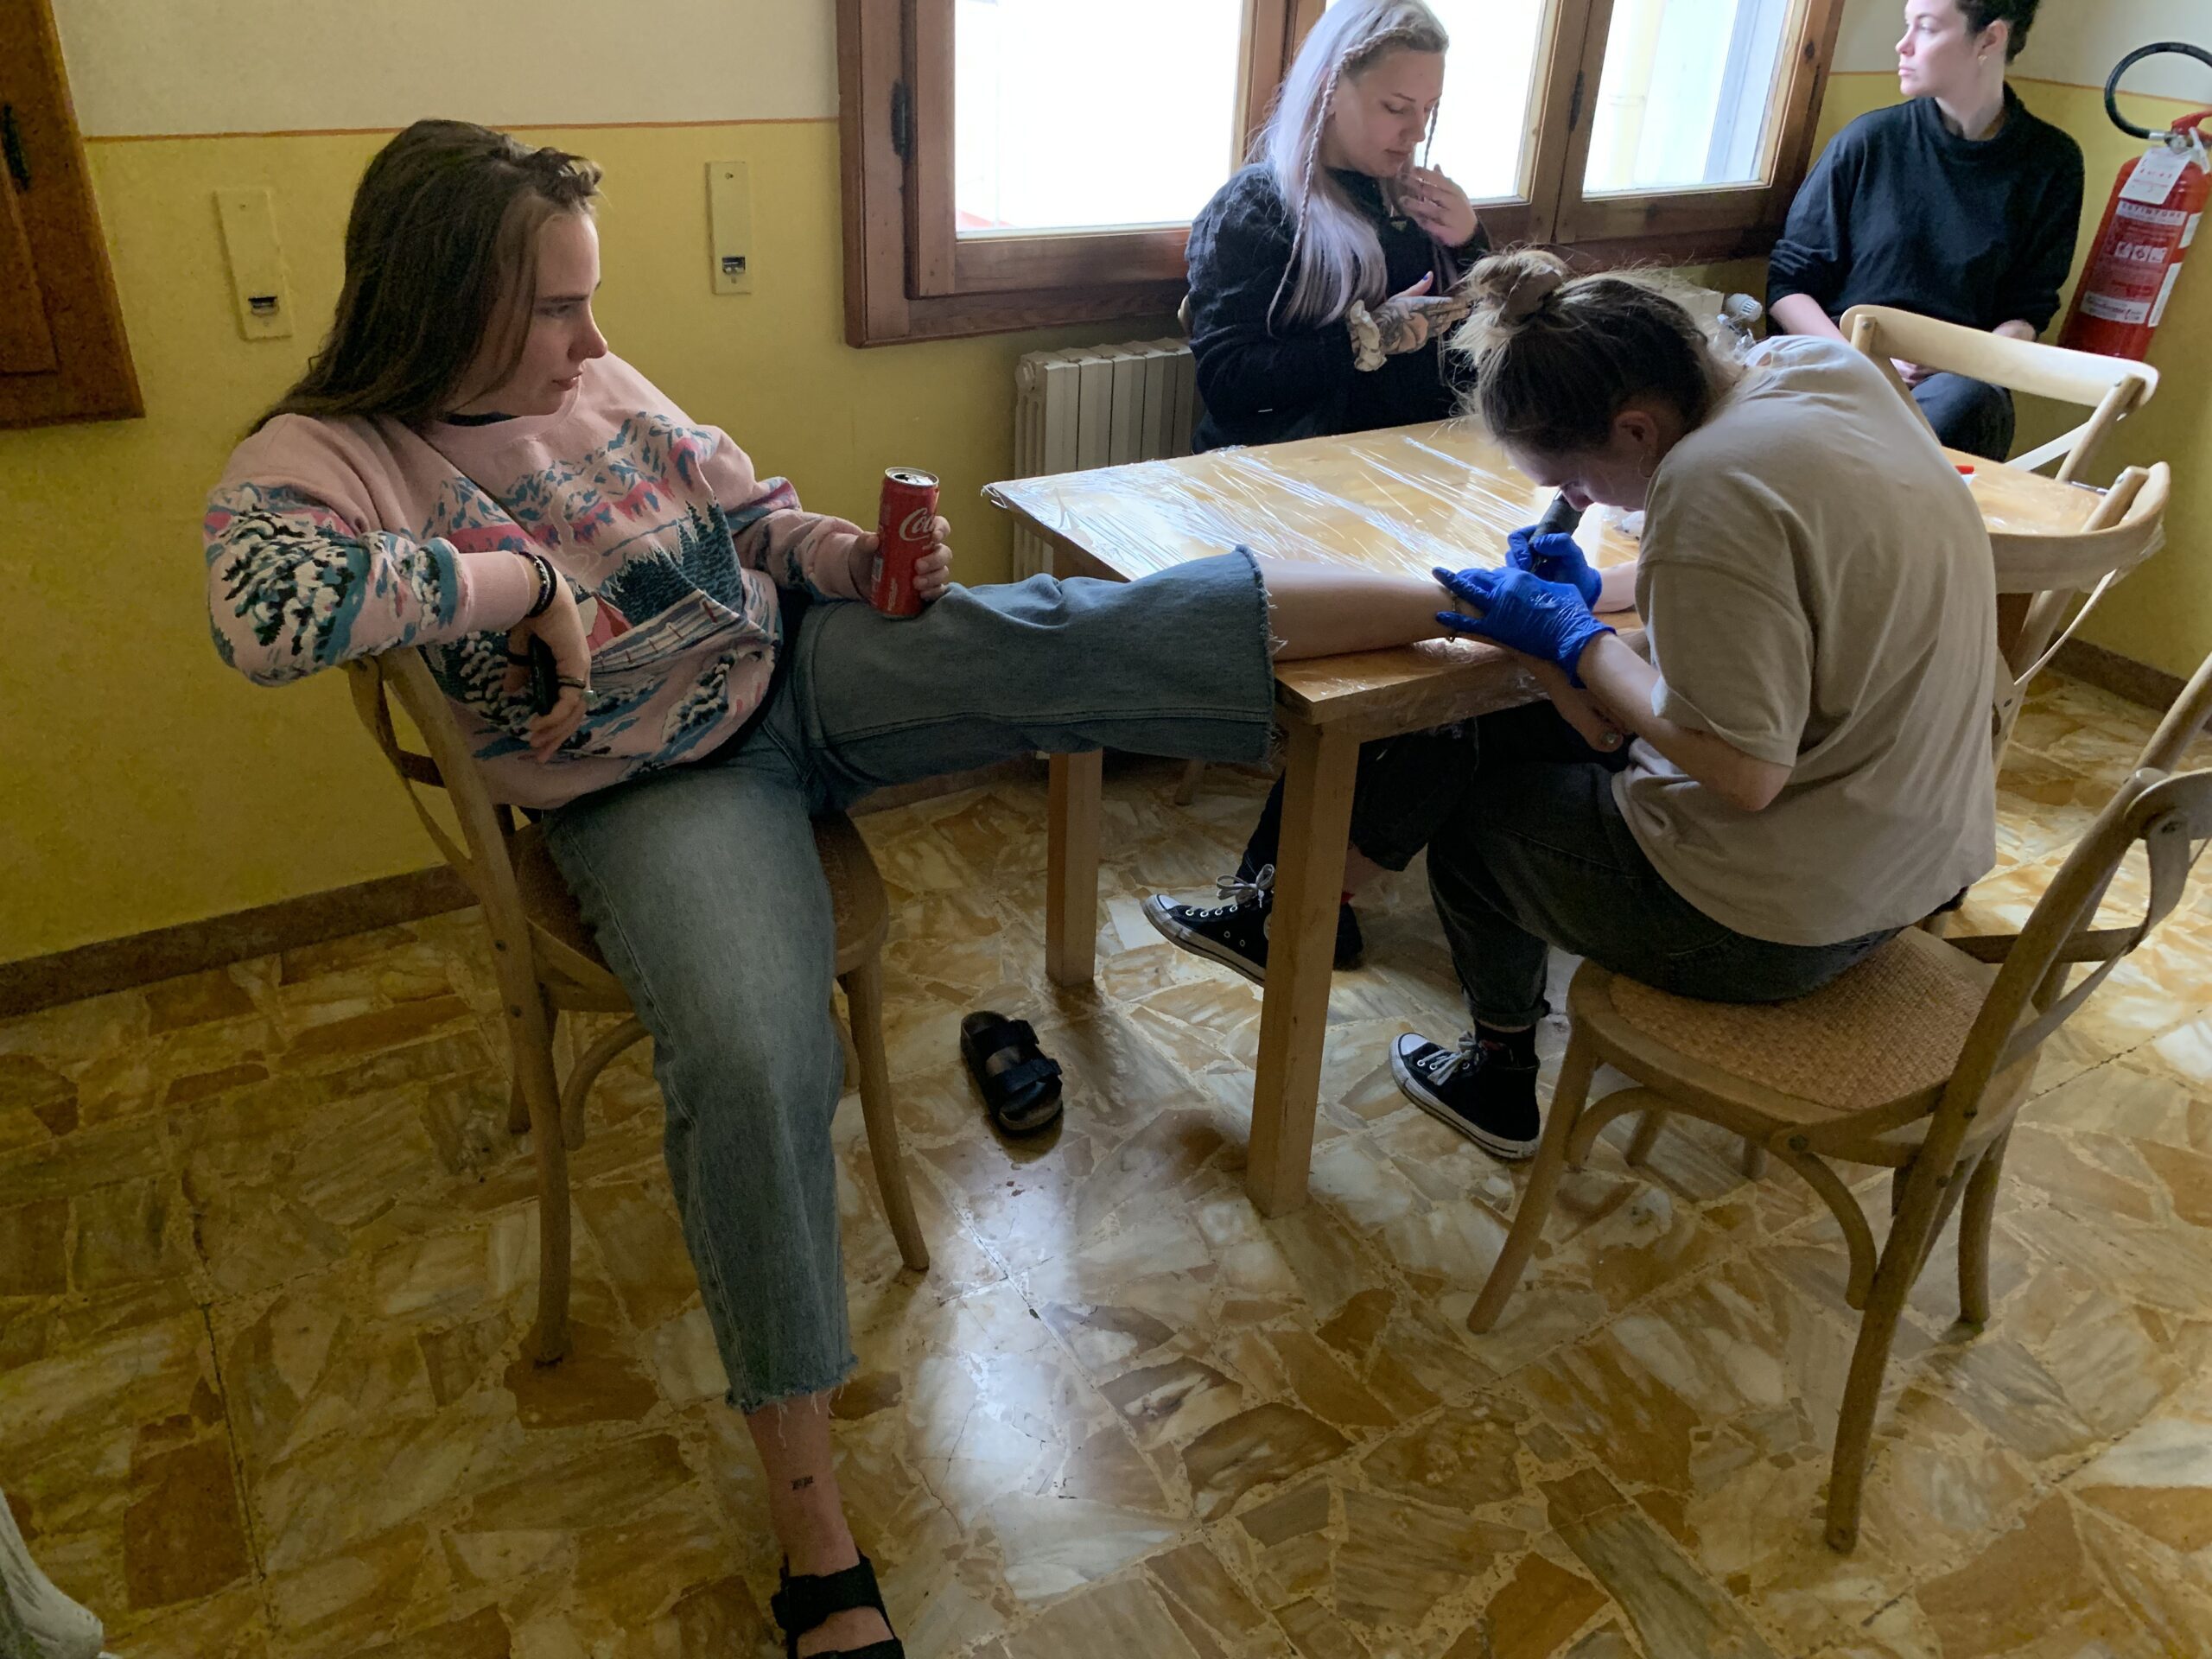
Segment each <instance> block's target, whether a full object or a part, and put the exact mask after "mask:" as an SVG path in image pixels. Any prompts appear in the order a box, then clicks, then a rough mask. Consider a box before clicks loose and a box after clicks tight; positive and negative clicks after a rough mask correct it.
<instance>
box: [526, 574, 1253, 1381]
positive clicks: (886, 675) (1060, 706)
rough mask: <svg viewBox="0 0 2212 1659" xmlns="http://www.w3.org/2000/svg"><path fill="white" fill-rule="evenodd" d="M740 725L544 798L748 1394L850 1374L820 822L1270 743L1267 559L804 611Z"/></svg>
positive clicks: (690, 1241) (725, 1345)
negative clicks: (900, 803)
mask: <svg viewBox="0 0 2212 1659" xmlns="http://www.w3.org/2000/svg"><path fill="white" fill-rule="evenodd" d="M791 651H792V658H791V667H790V671H789V677H788V680H787V682H786V683H785V684H784V686H783V687H782V689H781V690H780V691H779V693H778V694H777V696H775V698H774V700H773V701H772V702H771V704H770V705H769V707H768V709H767V711H766V715H765V716H764V717H763V719H762V720H761V721H760V724H759V725H758V726H757V728H755V729H754V730H753V732H752V734H750V736H749V737H747V739H746V740H745V741H742V742H736V741H733V742H730V743H726V744H724V745H723V746H722V747H721V748H720V749H718V750H717V751H715V753H713V754H710V755H709V756H707V757H706V758H705V759H703V760H700V761H698V762H696V763H695V764H693V765H690V766H678V767H672V768H671V769H670V770H668V771H666V772H658V773H655V774H653V775H652V776H650V777H645V778H638V779H631V780H629V781H628V782H626V783H623V784H620V785H615V786H614V787H613V788H611V789H606V790H601V791H597V792H596V793H594V794H591V795H587V796H585V797H584V798H582V799H580V800H576V801H573V802H571V803H569V804H568V805H566V806H563V807H560V808H558V809H556V810H555V811H553V812H552V813H551V814H550V815H549V817H548V818H547V830H548V838H549V842H550V847H551V849H552V852H553V856H554V858H555V860H556V861H557V862H558V864H559V865H560V867H561V871H562V874H563V875H564V876H565V877H567V879H568V881H569V887H570V888H571V890H572V891H574V893H575V896H576V901H577V903H578V904H579V905H580V906H582V910H583V913H584V917H585V919H586V920H588V922H589V923H590V924H591V926H592V929H593V931H594V935H595V936H596V938H597V939H598V941H599V945H600V949H601V952H602V953H603V954H604V955H605V957H606V958H607V964H608V966H609V967H611V968H612V969H613V970H614V973H615V976H616V977H618V978H619V979H620V981H621V982H622V984H623V986H624V987H625V988H626V989H627V990H628V991H629V993H630V996H631V999H632V1001H633V1002H634V1003H635V1004H636V1006H637V1010H638V1015H639V1019H641V1020H643V1021H644V1022H645V1027H646V1029H647V1030H648V1031H650V1032H651V1033H652V1038H653V1071H654V1075H655V1077H657V1078H658V1080H659V1083H660V1090H661V1097H662V1101H663V1103H664V1106H665V1108H666V1111H667V1126H666V1130H665V1139H664V1148H665V1151H666V1154H667V1158H668V1173H669V1179H670V1180H671V1182H672V1183H673V1185H674V1188H675V1193H676V1203H677V1209H678V1211H680V1212H681V1214H682V1217H683V1237H684V1243H685V1244H686V1245H687V1246H688V1247H689V1249H690V1253H691V1262H692V1265H693V1267H694V1268H696V1270H697V1273H698V1275H699V1289H700V1294H701V1296H702V1299H703V1300H704V1301H705V1304H706V1309H707V1316H708V1319H709V1321H710V1322H711V1323H712V1325H713V1326H714V1332H715V1345H716V1346H717V1347H718V1348H719V1349H720V1350H721V1357H722V1363H723V1366H724V1368H725V1369H726V1370H728V1375H729V1383H730V1392H729V1398H730V1402H731V1403H732V1404H734V1405H735V1406H737V1407H738V1408H740V1409H741V1410H744V1411H753V1410H756V1409H758V1408H760V1407H762V1406H765V1405H767V1404H770V1403H772V1402H775V1401H778V1400H783V1399H787V1398H790V1397H791V1396H793V1395H806V1394H813V1393H817V1392H818V1391H820V1390H822V1389H827V1388H830V1387H832V1386H834V1385H835V1384H836V1383H839V1382H841V1381H842V1380H843V1378H844V1377H845V1376H847V1375H848V1374H849V1372H850V1371H851V1370H852V1367H853V1363H854V1361H853V1354H852V1349H851V1345H850V1341H849V1336H848V1332H847V1327H846V1319H845V1286H844V1269H843V1264H842V1258H841V1255H840V1252H839V1247H838V1237H837V1186H836V1168H835V1166H834V1164H833V1162H832V1160H831V1156H830V1148H829V1120H830V1117H831V1116H832V1115H833V1114H834V1113H835V1112H836V1107H837V1098H838V1096H839V1093H840V1092H841V1090H842V1077H843V1068H844V1057H843V1051H842V1045H841V1044H840V1043H839V1041H838V1038H837V1032H836V1025H835V1023H834V1020H833V1017H832V1015H831V1013H830V1005H829V995H830V982H831V970H832V968H833V965H834V963H835V960H836V929H835V925H834V919H833V918H832V916H831V913H830V906H829V887H828V884H827V883H826V882H825V881H824V880H823V874H822V868H821V865H820V863H819V862H818V861H817V859H816V857H815V853H814V837H813V832H812V830H811V829H810V828H809V824H808V820H809V818H810V817H811V816H813V815H814V814H817V813H820V812H823V811H827V810H833V809H842V807H844V806H847V805H849V804H850V803H851V802H852V801H853V800H854V799H855V798H857V797H859V796H861V795H862V794H865V793H866V792H867V791H869V790H871V789H875V788H879V787H881V786H883V785H888V784H898V783H905V782H910V781H912V780H913V779H919V778H927V777H931V776H934V775H936V774H937V773H939V772H957V771H960V770H962V769H963V768H965V767H969V766H985V765H988V764H990V763H992V762H994V761H998V760H1006V759H1007V758H1009V757H1013V756H1016V755H1021V754H1027V753H1033V752H1034V751H1036V750H1039V749H1046V750H1052V751H1055V752H1074V751H1079V750H1086V749H1093V748H1098V747H1104V746H1108V745H1110V746H1112V747H1116V748H1121V749H1129V750H1134V751H1136V752H1138V753H1149V754H1166V755H1180V756H1185V757H1189V758H1192V759H1198V760H1242V761H1251V760H1258V759H1260V758H1261V757H1262V755H1263V754H1264V753H1266V750H1267V746H1268V734H1269V732H1270V730H1271V728H1272V725H1273V709H1274V672H1273V670H1272V667H1271V666H1270V664H1269V662H1268V624H1267V600H1266V594H1265V590H1264V588H1262V585H1261V582H1260V577H1259V572H1258V569H1257V568H1256V567H1255V565H1254V564H1253V563H1252V562H1251V560H1250V559H1249V557H1248V556H1243V555H1236V554H1232V555H1230V556H1224V557H1220V558H1210V559H1203V560H1199V561H1197V562H1195V563H1190V564H1185V565H1180V566H1178V567H1176V568H1174V569H1170V570H1166V571H1163V572H1161V573H1160V575H1155V576H1152V577H1148V578H1147V579H1146V580H1144V581H1141V582H1089V581H1071V582H1055V581H1054V580H1053V579H1052V577H1050V576H1034V577H1032V578H1031V579H1030V580H1028V581H1027V582H1020V583H1019V584H1015V585H1012V586H1007V587H1000V588H954V589H952V590H951V591H950V592H949V593H947V594H945V596H944V598H943V599H940V600H939V601H938V602H937V603H936V604H934V605H932V606H931V607H930V608H929V610H928V611H927V612H925V613H924V614H922V615H921V616H919V617H916V618H913V619H912V620H895V619H893V618H889V617H884V616H880V615H878V614H877V613H875V612H874V611H872V610H870V609H868V607H866V606H862V605H852V604H819V605H816V606H814V607H810V609H809V610H808V611H807V613H806V614H805V617H804V620H803V621H802V623H801V624H800V627H799V632H798V640H797V641H796V644H795V645H791Z"/></svg>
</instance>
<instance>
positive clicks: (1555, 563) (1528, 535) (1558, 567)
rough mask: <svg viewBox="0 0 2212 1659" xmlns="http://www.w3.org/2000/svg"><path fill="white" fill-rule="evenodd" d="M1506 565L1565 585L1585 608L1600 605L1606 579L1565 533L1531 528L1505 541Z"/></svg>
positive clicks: (1531, 526) (1532, 526) (1516, 533)
mask: <svg viewBox="0 0 2212 1659" xmlns="http://www.w3.org/2000/svg"><path fill="white" fill-rule="evenodd" d="M1505 562H1506V563H1508V564H1509V565H1510V566H1512V567H1513V569H1516V570H1526V571H1527V572H1528V573H1529V575H1532V576H1538V577H1541V578H1542V579H1543V580H1544V581H1546V582H1565V583H1566V584H1567V586H1568V587H1570V588H1573V589H1574V591H1575V592H1576V593H1578V594H1581V595H1582V602H1583V603H1584V604H1585V605H1595V604H1596V603H1597V602H1598V594H1599V589H1601V588H1604V586H1605V577H1604V576H1603V575H1600V574H1599V571H1598V569H1596V568H1595V567H1594V566H1593V565H1592V564H1591V563H1590V561H1589V559H1588V557H1587V556H1585V554H1584V553H1583V551H1582V543H1580V542H1578V541H1576V540H1575V539H1574V537H1572V536H1570V535H1568V534H1567V533H1566V532H1565V531H1556V530H1554V531H1546V530H1542V529H1541V528H1540V527H1538V526H1537V525H1535V524H1530V525H1529V526H1528V528H1526V529H1525V530H1516V531H1514V532H1513V533H1512V534H1511V535H1510V536H1508V537H1506V538H1505Z"/></svg>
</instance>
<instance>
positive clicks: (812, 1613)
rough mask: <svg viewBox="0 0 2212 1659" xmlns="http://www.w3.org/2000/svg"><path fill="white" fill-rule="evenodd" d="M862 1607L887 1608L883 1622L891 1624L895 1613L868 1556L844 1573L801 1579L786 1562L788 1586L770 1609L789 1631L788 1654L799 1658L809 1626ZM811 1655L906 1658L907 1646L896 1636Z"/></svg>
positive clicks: (827, 1658) (844, 1658) (823, 1658)
mask: <svg viewBox="0 0 2212 1659" xmlns="http://www.w3.org/2000/svg"><path fill="white" fill-rule="evenodd" d="M860 1607H873V1608H874V1610H875V1611H877V1612H879V1613H883V1623H884V1624H885V1626H886V1627H887V1628H888V1627H889V1625H890V1624H891V1615H890V1614H889V1613H887V1612H885V1611H884V1606H883V1592H882V1591H880V1590H879V1589H877V1588H876V1586H875V1568H874V1566H873V1565H871V1564H870V1562H869V1560H868V1557H867V1556H865V1555H863V1556H861V1558H860V1560H858V1561H857V1562H855V1564H854V1565H853V1566H851V1567H846V1568H845V1569H844V1570H843V1571H842V1572H840V1573H807V1574H805V1575H804V1576H802V1577H800V1578H796V1579H795V1578H793V1577H792V1576H791V1563H790V1562H788V1561H786V1562H785V1564H784V1567H783V1586H782V1587H781V1588H780V1589H779V1590H778V1591H777V1592H776V1593H775V1594H774V1595H772V1596H771V1597H769V1598H768V1611H770V1612H771V1613H772V1614H774V1615H775V1618H776V1623H777V1624H778V1625H779V1627H781V1629H782V1630H783V1632H784V1653H785V1659H798V1639H799V1637H802V1636H804V1635H805V1634H806V1633H807V1632H808V1631H809V1630H813V1629H814V1628H815V1627H816V1626H817V1625H820V1624H827V1623H828V1622H829V1620H830V1619H832V1618H836V1616H837V1615H838V1614H839V1613H845V1612H850V1611H853V1610H854V1609H855V1608H860ZM810 1659H906V1648H905V1647H904V1646H903V1645H902V1644H901V1643H899V1638H898V1637H895V1636H894V1637H892V1638H891V1639H890V1640H889V1641H887V1642H871V1643H868V1646H866V1647H864V1648H837V1649H832V1650H829V1651H826V1652H824V1653H823V1654H821V1655H819V1656H810Z"/></svg>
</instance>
